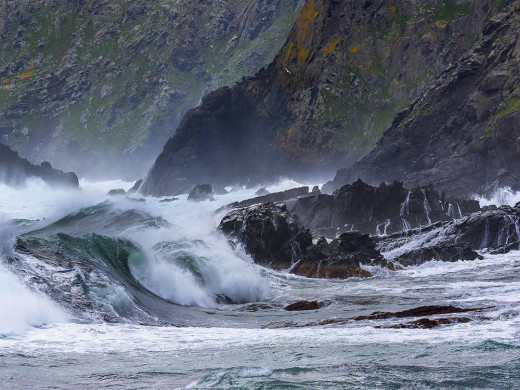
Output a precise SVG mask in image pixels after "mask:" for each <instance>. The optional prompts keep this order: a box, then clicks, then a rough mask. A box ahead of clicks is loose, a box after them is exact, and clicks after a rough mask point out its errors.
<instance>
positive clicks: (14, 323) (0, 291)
mask: <svg viewBox="0 0 520 390" xmlns="http://www.w3.org/2000/svg"><path fill="white" fill-rule="evenodd" d="M67 318H68V316H67V315H66V314H65V312H64V311H63V310H61V309H60V308H59V307H58V306H57V305H55V304H54V303H53V302H51V301H50V300H49V299H48V298H46V297H45V296H42V295H40V294H37V293H36V292H34V291H31V290H29V289H28V288H27V287H26V286H25V285H24V284H23V283H22V281H20V280H19V279H18V278H17V277H16V276H15V275H13V274H12V273H11V272H10V271H8V270H7V269H6V268H5V267H4V266H3V265H0V335H12V334H19V333H22V332H24V331H27V330H28V329H29V328H30V327H32V326H42V325H48V324H52V323H56V322H62V321H66V320H67Z"/></svg>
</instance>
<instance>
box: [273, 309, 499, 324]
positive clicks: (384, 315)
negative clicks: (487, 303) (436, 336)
mask: <svg viewBox="0 0 520 390" xmlns="http://www.w3.org/2000/svg"><path fill="white" fill-rule="evenodd" d="M487 309H490V307H477V308H460V307H455V306H442V305H435V306H421V307H417V308H413V309H408V310H404V311H400V312H374V313H372V314H369V315H364V316H357V317H346V318H330V319H325V320H321V321H311V322H306V323H295V322H272V323H270V324H269V325H267V326H265V328H268V329H278V328H301V327H308V326H326V325H333V324H344V323H348V322H351V321H377V320H388V319H393V318H413V317H426V316H433V315H446V314H456V313H470V312H473V313H478V312H482V311H484V310H487ZM467 319H468V317H441V318H435V319H429V318H422V319H419V320H417V321H413V322H409V323H406V324H397V325H395V327H396V328H401V327H402V328H420V327H424V328H427V327H428V326H430V325H431V326H433V327H435V326H439V325H445V324H451V323H456V322H457V320H459V321H458V322H468V321H467ZM469 320H471V319H469ZM386 327H390V328H391V327H394V325H385V326H376V328H386Z"/></svg>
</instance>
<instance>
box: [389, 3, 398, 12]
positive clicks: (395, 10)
mask: <svg viewBox="0 0 520 390" xmlns="http://www.w3.org/2000/svg"><path fill="white" fill-rule="evenodd" d="M390 11H392V12H393V13H396V12H397V7H396V6H395V5H393V6H391V7H390Z"/></svg>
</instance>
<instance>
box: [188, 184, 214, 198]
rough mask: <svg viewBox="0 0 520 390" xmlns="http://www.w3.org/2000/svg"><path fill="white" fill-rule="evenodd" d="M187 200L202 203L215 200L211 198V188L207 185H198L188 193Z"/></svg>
mask: <svg viewBox="0 0 520 390" xmlns="http://www.w3.org/2000/svg"><path fill="white" fill-rule="evenodd" d="M188 200H191V201H194V202H202V201H204V200H215V199H214V198H213V188H211V185H209V184H198V185H196V186H195V187H193V189H192V190H191V191H190V194H189V195H188Z"/></svg>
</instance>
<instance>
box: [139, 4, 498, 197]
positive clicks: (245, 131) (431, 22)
mask: <svg viewBox="0 0 520 390" xmlns="http://www.w3.org/2000/svg"><path fill="white" fill-rule="evenodd" d="M499 3H501V2H495V1H493V0H476V1H475V0H471V1H469V0H459V1H454V0H444V1H441V0H428V1H420V2H419V1H410V0H391V1H386V0H385V1H383V0H377V1H368V0H365V1H352V0H308V1H307V2H306V4H305V6H304V8H303V9H302V11H301V13H300V14H299V16H298V18H297V20H296V22H295V25H294V26H293V29H292V30H291V32H290V34H289V37H288V40H287V42H286V43H285V45H284V46H283V48H282V49H281V50H280V52H279V53H278V55H277V56H276V58H275V60H274V61H273V62H272V63H271V64H270V65H269V66H268V67H267V68H266V69H263V70H261V71H260V72H259V73H258V74H257V75H256V76H255V77H252V78H248V79H245V80H243V81H242V82H241V83H240V84H238V85H236V86H235V87H234V88H232V89H228V88H225V89H221V90H219V91H217V92H215V93H213V94H211V95H209V96H208V97H207V98H206V99H205V100H204V101H203V104H202V105H201V106H200V107H198V108H197V109H195V110H193V111H191V112H190V113H188V114H187V115H186V116H185V118H184V119H183V121H182V122H181V124H180V126H179V128H178V130H177V133H176V134H175V135H174V136H173V137H172V138H171V139H170V140H169V141H168V143H167V144H166V146H165V148H164V151H163V153H162V154H161V155H160V156H159V158H158V159H157V161H156V163H155V165H154V167H153V169H152V171H151V173H150V175H149V176H148V178H147V180H146V181H145V185H144V187H143V190H144V191H145V192H146V193H151V194H166V193H175V192H179V191H180V192H182V191H185V190H186V189H187V187H189V185H191V184H193V183H194V182H197V181H210V182H224V183H233V182H240V181H241V182H244V181H247V180H257V179H263V178H270V177H273V176H276V175H278V174H286V173H291V174H294V173H295V172H301V171H303V170H305V171H306V172H307V173H308V172H310V171H312V170H314V169H324V168H332V167H336V168H337V167H339V166H341V165H342V164H346V163H349V162H352V161H355V160H356V159H358V158H359V157H361V156H363V155H364V154H366V153H367V152H368V151H370V150H371V149H372V147H373V146H374V145H375V143H376V141H377V140H378V139H379V138H380V136H381V135H382V133H383V131H384V130H385V129H386V128H387V127H388V126H389V125H390V124H391V122H392V118H393V117H394V115H395V114H396V113H397V112H399V111H400V110H402V109H403V108H404V107H406V106H407V105H408V104H409V103H410V102H412V101H413V100H414V99H415V98H417V97H418V96H420V95H421V93H423V92H424V90H425V89H426V88H427V87H428V86H429V85H430V84H431V82H432V81H433V80H434V79H435V78H436V77H437V76H438V75H439V73H441V72H442V71H443V70H444V69H445V68H446V67H448V66H449V65H450V64H452V63H453V62H455V61H456V60H457V59H458V58H459V57H460V56H461V55H462V54H463V53H464V52H465V51H466V50H468V49H469V48H470V47H471V46H472V45H473V43H474V42H475V41H476V40H477V39H478V37H479V32H480V30H481V28H482V25H483V23H484V21H485V20H486V19H487V18H488V17H489V15H490V14H493V13H495V12H496V11H497V10H498V9H499V8H500V6H499Z"/></svg>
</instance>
